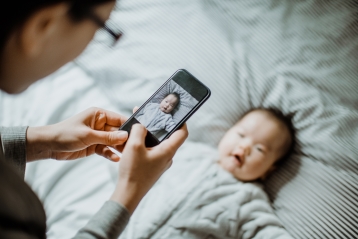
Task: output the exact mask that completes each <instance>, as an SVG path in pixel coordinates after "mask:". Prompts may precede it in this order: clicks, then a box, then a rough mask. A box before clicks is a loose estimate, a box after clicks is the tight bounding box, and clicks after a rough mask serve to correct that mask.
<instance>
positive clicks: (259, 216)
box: [240, 187, 293, 239]
mask: <svg viewBox="0 0 358 239" xmlns="http://www.w3.org/2000/svg"><path fill="white" fill-rule="evenodd" d="M240 213H241V216H240V217H242V218H244V219H243V224H242V226H241V233H240V234H241V235H240V238H265V239H266V238H275V239H286V238H287V239H292V238H293V237H292V236H291V235H290V234H288V232H287V231H286V230H285V228H283V226H282V224H281V222H280V220H279V219H278V217H277V216H276V215H275V214H274V212H273V209H272V207H271V205H270V203H269V200H268V197H267V195H266V193H265V192H264V191H263V190H262V189H261V188H258V187H257V188H255V189H254V190H253V192H252V196H251V200H250V201H248V202H247V203H245V204H244V205H242V208H241V210H240Z"/></svg>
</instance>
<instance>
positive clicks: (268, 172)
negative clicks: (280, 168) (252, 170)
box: [260, 165, 277, 181]
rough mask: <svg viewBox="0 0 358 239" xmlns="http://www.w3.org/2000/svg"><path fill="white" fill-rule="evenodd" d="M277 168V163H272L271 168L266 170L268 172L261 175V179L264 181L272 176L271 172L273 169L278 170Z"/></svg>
mask: <svg viewBox="0 0 358 239" xmlns="http://www.w3.org/2000/svg"><path fill="white" fill-rule="evenodd" d="M276 168H277V166H276V165H272V166H271V168H269V169H268V170H267V171H266V173H264V175H262V176H261V177H260V180H262V181H264V180H265V179H266V178H267V177H268V176H270V174H271V173H272V172H273V171H275V170H276Z"/></svg>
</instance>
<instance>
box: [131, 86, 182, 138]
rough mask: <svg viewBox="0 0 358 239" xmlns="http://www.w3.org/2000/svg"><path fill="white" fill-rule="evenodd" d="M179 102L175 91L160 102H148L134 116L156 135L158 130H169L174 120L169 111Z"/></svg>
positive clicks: (173, 124)
mask: <svg viewBox="0 0 358 239" xmlns="http://www.w3.org/2000/svg"><path fill="white" fill-rule="evenodd" d="M179 102H180V96H179V94H177V93H170V94H168V95H167V96H166V97H165V98H164V99H163V100H162V101H161V102H160V104H158V103H148V104H147V105H146V106H145V107H144V108H143V109H142V110H141V111H140V112H139V113H138V114H137V116H136V118H137V120H138V121H139V122H140V123H141V124H142V125H144V126H145V127H146V128H147V129H148V130H149V131H150V132H151V133H152V134H154V135H155V136H157V138H159V137H158V134H159V133H160V131H162V130H165V131H167V132H169V131H171V130H172V129H173V128H174V126H175V122H174V120H173V116H172V114H171V112H172V111H173V110H174V109H175V108H176V107H177V105H178V104H179Z"/></svg>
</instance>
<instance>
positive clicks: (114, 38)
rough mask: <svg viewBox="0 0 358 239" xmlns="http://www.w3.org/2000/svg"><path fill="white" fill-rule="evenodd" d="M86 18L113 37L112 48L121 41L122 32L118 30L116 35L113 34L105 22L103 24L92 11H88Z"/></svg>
mask: <svg viewBox="0 0 358 239" xmlns="http://www.w3.org/2000/svg"><path fill="white" fill-rule="evenodd" d="M87 16H88V18H89V19H91V20H92V21H93V22H94V23H96V24H97V25H98V26H99V27H101V28H102V29H103V30H105V31H106V32H108V33H109V34H110V35H111V36H112V37H113V40H114V41H113V44H112V45H113V46H114V45H115V44H116V43H117V42H118V41H119V40H120V39H121V37H122V35H123V32H122V31H120V30H118V33H115V32H114V31H113V30H112V29H110V28H109V27H108V26H107V25H106V23H105V22H103V21H102V20H101V19H100V18H99V17H98V16H97V15H96V14H94V13H93V12H92V11H89V12H88V13H87Z"/></svg>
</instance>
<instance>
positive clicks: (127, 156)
mask: <svg viewBox="0 0 358 239" xmlns="http://www.w3.org/2000/svg"><path fill="white" fill-rule="evenodd" d="M114 5H115V1H110V0H86V1H82V0H67V1H65V0H31V1H28V0H20V1H9V2H7V4H6V7H3V8H1V10H0V19H1V20H0V22H1V33H0V34H1V35H0V56H1V58H0V89H1V90H3V91H5V92H7V93H11V94H13V93H20V92H22V91H24V90H25V89H26V88H27V87H28V86H30V85H31V84H32V83H34V82H35V81H37V80H38V79H41V78H43V77H45V76H47V75H48V74H50V73H52V72H54V71H55V70H57V69H58V68H59V67H61V66H62V65H64V64H65V63H67V62H69V61H71V60H73V59H74V58H75V57H77V56H78V55H79V54H80V53H81V52H82V51H83V50H84V48H85V47H86V46H87V44H88V43H89V42H90V40H91V39H92V38H93V36H94V34H95V32H96V30H97V29H98V28H100V27H103V28H104V29H105V30H107V31H108V33H109V34H110V35H112V37H114V38H115V40H118V39H119V37H120V33H115V32H113V31H112V30H110V29H109V28H108V27H106V26H105V21H106V20H107V19H108V17H109V15H110V12H111V10H112V9H113V7H114ZM124 121H125V117H123V116H121V115H118V114H116V113H113V112H110V111H106V110H103V109H98V108H91V109H88V110H86V111H84V112H82V113H80V114H78V115H76V116H74V117H72V118H70V119H68V120H65V121H63V122H60V123H58V124H55V125H49V126H43V127H11V128H6V127H2V128H1V130H0V132H1V138H0V139H1V145H2V147H0V158H1V159H0V190H1V192H2V196H1V198H0V227H1V229H0V238H45V237H46V225H45V220H46V218H45V213H44V209H43V207H42V205H41V203H40V201H39V199H38V198H37V197H36V195H35V194H34V193H33V192H32V191H31V189H30V188H29V187H28V186H27V185H26V183H24V181H23V174H24V170H25V165H26V162H31V161H35V160H40V159H47V158H53V159H56V160H70V159H71V160H72V159H77V158H82V157H85V156H88V155H91V154H93V153H97V154H99V155H102V156H104V157H106V158H108V159H110V160H112V161H119V160H121V167H120V169H119V179H118V182H117V185H116V188H115V191H114V192H113V195H112V196H111V198H110V200H109V201H107V202H106V203H105V204H104V205H103V206H102V208H101V209H100V211H99V212H98V213H97V214H96V215H95V216H94V217H93V218H92V219H91V220H90V221H89V223H88V224H87V226H85V227H84V228H83V229H82V230H81V231H79V232H78V234H77V235H76V238H117V237H118V235H119V234H120V233H121V231H122V230H123V229H124V227H125V226H126V224H127V222H128V220H129V217H130V215H131V214H132V213H133V211H134V210H135V208H136V207H137V205H138V203H139V202H140V200H141V199H142V198H143V196H144V195H145V194H146V193H147V192H148V190H149V189H150V188H151V186H152V185H153V184H154V183H155V181H156V180H157V179H158V178H159V177H160V175H161V174H162V173H163V172H164V171H165V170H166V169H167V168H168V167H169V166H170V165H171V162H172V161H171V159H172V157H173V155H174V153H175V152H176V150H177V149H178V148H179V146H180V145H181V144H182V143H183V142H184V140H185V139H186V137H187V135H188V132H187V129H186V126H184V127H183V128H182V129H180V130H178V131H177V132H176V133H175V134H173V135H172V136H171V137H170V139H168V140H166V141H165V142H163V143H162V144H160V145H159V146H157V147H154V148H152V149H147V148H145V146H144V138H145V135H146V129H145V128H144V127H143V126H141V125H134V126H133V129H132V131H131V135H130V137H129V138H128V135H127V133H126V132H121V131H118V128H119V127H120V125H121V124H122V123H123V122H124ZM127 138H128V140H127ZM125 142H126V146H125V148H124V146H123V144H124V143H125ZM107 146H112V147H115V148H116V149H118V150H120V151H122V150H123V154H122V157H121V159H119V157H118V156H117V155H116V154H114V153H112V151H110V150H109V148H108V147H107ZM19 175H20V176H19Z"/></svg>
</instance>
